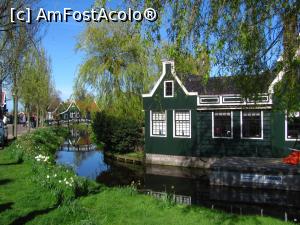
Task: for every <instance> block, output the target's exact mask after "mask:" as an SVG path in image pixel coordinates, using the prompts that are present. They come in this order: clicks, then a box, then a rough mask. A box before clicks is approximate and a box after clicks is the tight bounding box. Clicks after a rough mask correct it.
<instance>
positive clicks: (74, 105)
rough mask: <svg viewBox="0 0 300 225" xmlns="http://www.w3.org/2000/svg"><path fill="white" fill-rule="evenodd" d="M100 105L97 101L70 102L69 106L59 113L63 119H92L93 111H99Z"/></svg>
mask: <svg viewBox="0 0 300 225" xmlns="http://www.w3.org/2000/svg"><path fill="white" fill-rule="evenodd" d="M99 110H100V109H99V107H98V105H97V103H96V102H95V101H91V102H88V103H85V102H84V101H74V100H72V101H71V102H69V105H68V107H67V108H66V109H65V110H64V111H62V112H60V113H59V115H60V119H61V120H81V119H87V120H90V119H91V113H94V112H97V111H99Z"/></svg>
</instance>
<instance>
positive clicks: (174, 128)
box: [173, 109, 192, 138]
mask: <svg viewBox="0 0 300 225" xmlns="http://www.w3.org/2000/svg"><path fill="white" fill-rule="evenodd" d="M175 111H189V113H190V135H189V136H176V124H175ZM173 138H192V114H191V110H188V109H174V110H173Z"/></svg>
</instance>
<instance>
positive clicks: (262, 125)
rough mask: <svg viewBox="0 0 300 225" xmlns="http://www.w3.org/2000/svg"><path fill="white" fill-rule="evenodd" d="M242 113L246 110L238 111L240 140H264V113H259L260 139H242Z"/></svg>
mask: <svg viewBox="0 0 300 225" xmlns="http://www.w3.org/2000/svg"><path fill="white" fill-rule="evenodd" d="M243 111H247V110H241V111H240V124H241V139H246V140H247V139H249V140H263V139H264V111H262V110H261V111H260V120H261V124H260V126H261V127H260V133H261V137H259V138H258V137H243Z"/></svg>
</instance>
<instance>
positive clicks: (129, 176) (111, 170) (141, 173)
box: [57, 132, 300, 221]
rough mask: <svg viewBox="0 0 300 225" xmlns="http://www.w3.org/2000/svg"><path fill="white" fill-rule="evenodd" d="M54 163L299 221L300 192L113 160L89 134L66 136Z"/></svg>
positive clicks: (109, 181) (111, 181) (99, 177)
mask: <svg viewBox="0 0 300 225" xmlns="http://www.w3.org/2000/svg"><path fill="white" fill-rule="evenodd" d="M74 133H75V132H74ZM77 134H78V133H77ZM78 136H79V137H78ZM73 143H74V144H73ZM83 146H84V148H83ZM86 149H89V151H87V150H86ZM57 163H59V164H64V165H69V166H71V167H72V168H73V169H74V170H75V171H76V173H77V174H78V175H79V176H84V177H88V178H90V179H94V180H96V181H97V182H101V183H104V184H106V185H107V186H111V187H112V186H123V185H130V184H131V183H132V181H134V182H135V184H137V183H140V185H139V186H138V188H139V189H140V190H145V192H148V193H149V192H153V193H154V194H156V195H160V193H162V192H168V193H171V194H175V195H177V196H186V197H187V198H188V199H190V201H191V204H194V205H201V206H205V207H209V208H216V209H221V210H224V211H226V212H231V213H237V214H243V215H245V214H255V215H269V216H273V217H277V218H280V219H284V218H285V216H287V218H288V219H289V220H293V221H294V219H297V221H300V192H293V191H281V190H263V189H247V188H229V187H218V186H210V185H209V180H208V176H209V172H208V171H207V170H202V169H188V168H179V167H166V166H154V165H152V166H149V165H148V166H145V167H142V166H137V165H126V164H124V163H116V162H114V161H112V160H110V159H106V158H105V157H104V155H103V153H102V152H101V151H96V149H95V146H93V145H92V144H91V142H90V140H89V139H88V136H86V135H82V134H80V133H79V135H76V134H75V135H74V137H70V139H68V140H66V142H65V144H64V145H63V146H62V147H61V148H60V149H59V151H58V152H57ZM187 198H186V199H187Z"/></svg>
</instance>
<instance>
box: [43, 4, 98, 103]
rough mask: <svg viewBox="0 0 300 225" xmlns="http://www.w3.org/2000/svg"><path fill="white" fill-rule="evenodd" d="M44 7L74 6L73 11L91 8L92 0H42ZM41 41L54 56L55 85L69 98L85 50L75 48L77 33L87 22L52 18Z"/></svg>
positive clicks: (64, 97) (61, 8)
mask: <svg viewBox="0 0 300 225" xmlns="http://www.w3.org/2000/svg"><path fill="white" fill-rule="evenodd" d="M40 4H41V7H42V8H44V9H45V10H53V11H56V10H58V11H61V12H62V11H63V8H72V9H73V10H74V11H75V10H78V11H83V10H86V9H89V8H90V7H91V5H92V4H93V0H51V1H48V0H43V1H42V2H41V3H40ZM43 26H44V28H43V29H45V32H43V40H42V45H43V47H44V48H45V49H46V51H47V53H48V55H49V56H50V58H51V65H52V76H53V79H54V82H55V86H56V89H58V90H59V91H60V92H61V98H62V99H63V100H66V99H68V98H69V97H70V95H71V94H72V88H73V83H74V80H75V76H76V73H77V71H78V69H79V65H80V64H81V63H82V60H83V57H84V54H83V53H82V52H78V51H76V49H75V47H76V43H77V39H78V36H79V34H80V33H81V32H83V31H84V28H85V23H84V22H81V23H78V22H75V21H73V20H69V22H57V23H55V22H52V23H45V24H44V25H43Z"/></svg>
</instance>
